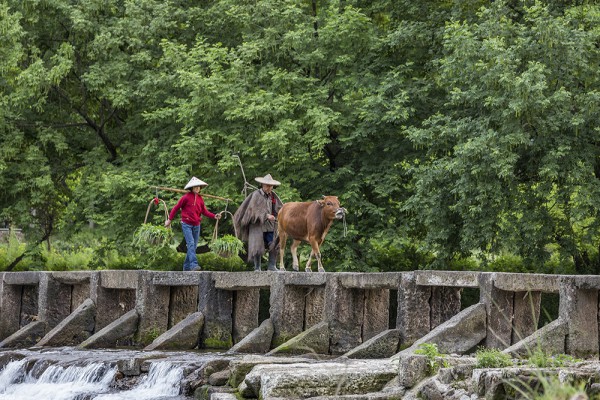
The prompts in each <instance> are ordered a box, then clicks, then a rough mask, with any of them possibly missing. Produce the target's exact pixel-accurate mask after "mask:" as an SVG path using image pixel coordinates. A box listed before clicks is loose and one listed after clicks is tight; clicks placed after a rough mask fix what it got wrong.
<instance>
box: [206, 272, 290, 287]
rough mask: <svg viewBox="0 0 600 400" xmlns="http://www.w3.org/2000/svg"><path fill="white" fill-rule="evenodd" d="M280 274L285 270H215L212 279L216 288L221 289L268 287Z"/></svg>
mask: <svg viewBox="0 0 600 400" xmlns="http://www.w3.org/2000/svg"><path fill="white" fill-rule="evenodd" d="M279 274H283V272H277V273H274V272H273V273H272V272H267V271H262V272H260V273H259V272H255V271H245V272H236V273H231V272H213V273H212V279H213V280H214V282H215V288H216V289H221V290H241V289H251V288H268V287H270V286H271V284H272V283H273V280H274V279H277V276H278V275H279Z"/></svg>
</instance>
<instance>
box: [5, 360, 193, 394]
mask: <svg viewBox="0 0 600 400" xmlns="http://www.w3.org/2000/svg"><path fill="white" fill-rule="evenodd" d="M26 367H27V363H26V361H25V360H19V361H12V362H10V363H8V364H7V365H6V366H5V367H4V368H3V369H2V370H0V400H83V399H85V400H95V399H98V400H121V399H123V400H124V399H136V400H152V399H161V400H162V399H169V398H179V397H178V396H179V392H180V383H181V380H182V378H183V368H182V367H181V366H178V365H173V364H172V363H170V362H164V361H163V362H157V363H152V364H151V366H150V370H149V371H148V374H147V375H146V376H144V377H143V378H141V379H140V382H139V383H138V385H137V386H135V387H133V388H132V389H131V390H126V391H120V392H114V390H113V389H112V388H111V387H110V384H111V382H113V380H114V378H115V374H116V373H117V369H116V367H114V366H112V365H110V364H107V363H102V362H93V363H89V364H85V365H69V366H61V365H51V366H49V367H48V368H46V370H45V371H44V372H43V373H42V374H41V375H39V377H37V378H36V377H35V376H34V375H33V374H32V372H31V371H29V372H28V371H26Z"/></svg>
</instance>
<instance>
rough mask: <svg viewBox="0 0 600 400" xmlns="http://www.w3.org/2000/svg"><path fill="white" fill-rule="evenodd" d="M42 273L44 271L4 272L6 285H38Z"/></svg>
mask: <svg viewBox="0 0 600 400" xmlns="http://www.w3.org/2000/svg"><path fill="white" fill-rule="evenodd" d="M40 274H43V272H6V273H5V274H4V284H5V285H19V286H24V285H37V284H38V283H40Z"/></svg>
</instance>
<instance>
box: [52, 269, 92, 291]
mask: <svg viewBox="0 0 600 400" xmlns="http://www.w3.org/2000/svg"><path fill="white" fill-rule="evenodd" d="M48 274H49V275H50V276H51V277H52V279H54V280H56V281H58V282H60V283H62V284H63V285H71V286H74V285H85V284H89V283H90V279H91V277H92V275H94V274H97V272H92V271H56V272H49V273H48ZM88 297H89V296H88Z"/></svg>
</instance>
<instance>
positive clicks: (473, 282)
mask: <svg viewBox="0 0 600 400" xmlns="http://www.w3.org/2000/svg"><path fill="white" fill-rule="evenodd" d="M414 274H415V281H416V283H417V285H421V286H452V287H472V288H476V287H479V274H480V272H475V271H435V270H426V271H414Z"/></svg>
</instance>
